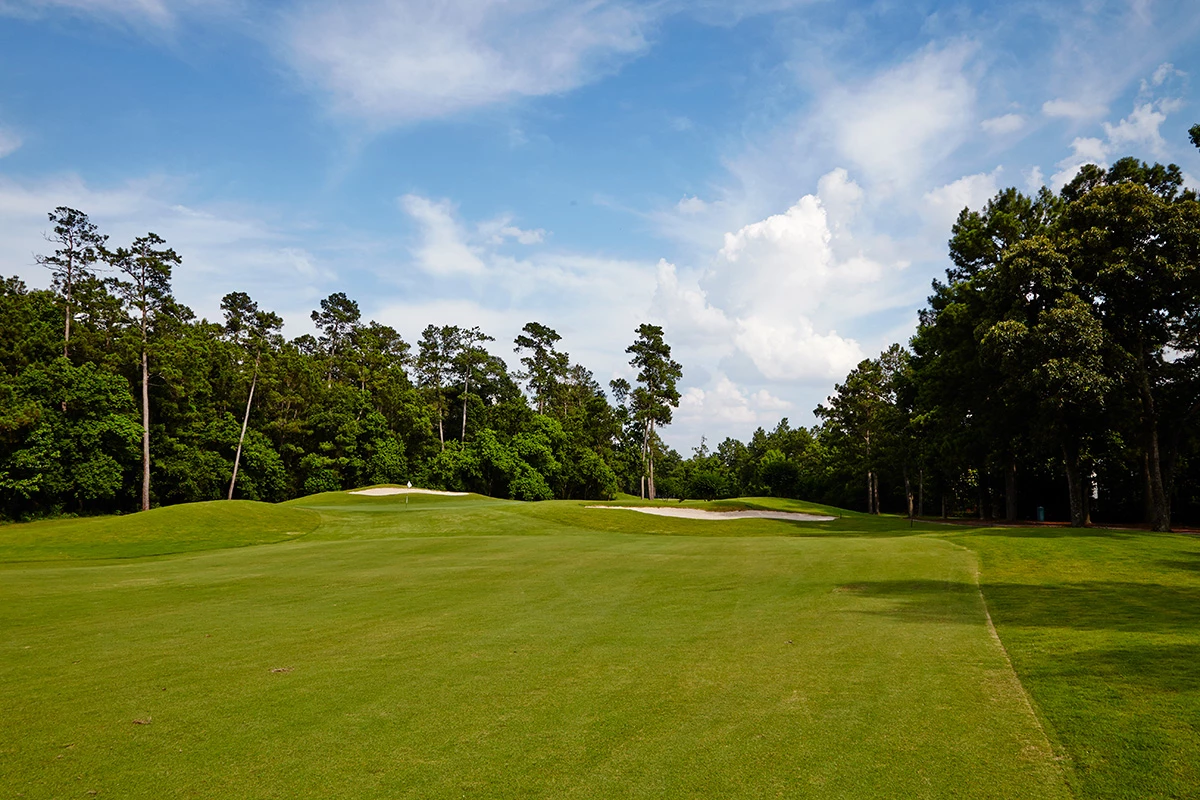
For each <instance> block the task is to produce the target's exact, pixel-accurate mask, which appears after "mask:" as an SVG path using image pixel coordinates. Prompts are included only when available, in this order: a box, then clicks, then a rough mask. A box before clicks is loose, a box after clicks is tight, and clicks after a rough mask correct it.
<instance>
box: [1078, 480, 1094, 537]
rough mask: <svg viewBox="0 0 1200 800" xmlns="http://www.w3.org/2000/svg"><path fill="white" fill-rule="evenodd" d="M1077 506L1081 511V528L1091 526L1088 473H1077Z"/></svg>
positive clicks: (1090, 495) (1090, 488)
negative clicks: (1078, 492)
mask: <svg viewBox="0 0 1200 800" xmlns="http://www.w3.org/2000/svg"><path fill="white" fill-rule="evenodd" d="M1079 490H1080V496H1079V505H1080V507H1081V508H1082V509H1083V527H1085V528H1086V527H1088V526H1090V525H1091V524H1092V476H1091V472H1090V470H1089V471H1088V472H1080V473H1079Z"/></svg>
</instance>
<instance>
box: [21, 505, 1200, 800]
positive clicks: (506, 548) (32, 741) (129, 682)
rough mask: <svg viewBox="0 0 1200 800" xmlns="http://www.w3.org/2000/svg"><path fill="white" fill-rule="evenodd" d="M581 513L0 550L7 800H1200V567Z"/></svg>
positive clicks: (383, 520) (287, 521)
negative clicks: (1193, 799)
mask: <svg viewBox="0 0 1200 800" xmlns="http://www.w3.org/2000/svg"><path fill="white" fill-rule="evenodd" d="M589 505H592V506H594V505H596V504H595V503H585V502H576V501H551V502H541V503H523V502H517V501H510V500H496V499H491V498H487V497H483V496H480V495H475V494H471V495H464V496H448V495H434V494H392V495H379V496H368V495H355V494H350V493H347V492H329V493H325V494H318V495H313V496H309V497H304V498H300V499H298V500H294V501H291V502H287V503H282V504H278V505H270V504H265V503H254V502H249V501H231V502H226V501H220V502H210V503H195V504H185V505H178V506H173V507H168V508H160V509H154V510H152V511H149V512H144V513H140V514H135V515H129V516H116V517H99V518H88V519H68V520H58V521H46V522H35V523H27V524H9V525H4V526H0V707H2V708H3V711H4V724H3V726H0V788H2V789H3V791H2V792H0V796H3V797H5V798H8V797H14V798H15V797H21V798H64V797H85V798H86V797H114V798H174V797H179V798H191V797H239V798H373V797H378V798H430V797H438V798H440V797H456V798H458V797H512V798H518V797H545V798H610V797H611V798H623V797H645V798H676V797H693V798H718V797H755V798H757V797H821V798H826V797H845V798H861V797H929V798H941V797H955V798H985V797H986V798H1007V797H1036V798H1058V797H1062V798H1069V797H1078V798H1100V797H1105V798H1108V797H1128V798H1148V797H1184V796H1194V794H1195V792H1196V791H1197V790H1196V787H1197V786H1200V625H1198V624H1197V623H1198V622H1200V541H1198V540H1197V539H1196V538H1194V537H1191V536H1186V535H1180V534H1161V533H1148V532H1141V531H1131V530H1104V529H1071V528H1064V527H1041V528H1029V527H987V528H980V527H969V526H965V525H959V524H954V525H951V524H939V523H934V522H920V521H918V522H916V523H915V524H911V525H910V522H909V521H908V520H907V519H902V518H898V517H889V516H872V515H866V514H857V513H852V512H845V511H841V510H838V509H833V508H829V507H824V506H817V505H813V504H808V503H804V502H800V501H794V500H783V499H773V498H747V499H742V500H733V501H721V502H715V503H703V502H691V501H689V502H687V503H684V504H679V503H675V502H667V503H656V504H653V505H656V506H660V507H675V508H694V509H706V510H723V511H734V510H757V511H791V512H802V513H805V514H812V515H817V516H819V517H826V518H828V517H833V519H831V520H830V519H825V520H824V521H808V520H793V519H777V518H754V517H751V518H720V519H690V518H673V517H670V516H660V515H651V514H643V513H631V512H628V511H611V510H601V509H596V508H589V507H588V506H589ZM608 505H621V506H633V505H651V504H650V503H644V502H643V501H639V500H637V499H636V498H629V497H624V498H623V499H620V500H617V501H613V502H611V503H609V504H608Z"/></svg>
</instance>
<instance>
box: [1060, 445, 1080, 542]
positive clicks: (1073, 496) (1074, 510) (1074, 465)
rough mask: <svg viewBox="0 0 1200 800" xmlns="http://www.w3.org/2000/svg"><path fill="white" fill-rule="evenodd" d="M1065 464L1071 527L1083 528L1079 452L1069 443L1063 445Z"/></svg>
mask: <svg viewBox="0 0 1200 800" xmlns="http://www.w3.org/2000/svg"><path fill="white" fill-rule="evenodd" d="M1063 465H1064V466H1065V467H1066V471H1067V495H1068V499H1069V500H1070V501H1071V527H1072V528H1082V527H1083V525H1084V515H1083V483H1082V478H1081V476H1080V474H1079V453H1078V452H1077V451H1075V450H1073V449H1072V448H1070V447H1068V446H1067V445H1065V444H1064V445H1063Z"/></svg>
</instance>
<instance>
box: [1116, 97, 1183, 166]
mask: <svg viewBox="0 0 1200 800" xmlns="http://www.w3.org/2000/svg"><path fill="white" fill-rule="evenodd" d="M1179 106H1180V103H1179V101H1178V100H1173V99H1172V100H1158V101H1155V102H1150V103H1141V104H1139V105H1137V106H1136V107H1134V109H1133V113H1132V114H1130V115H1129V116H1128V117H1125V119H1123V120H1121V121H1120V122H1118V123H1117V124H1116V125H1111V124H1109V123H1107V122H1106V123H1104V133H1105V134H1106V135H1107V136H1108V143H1109V146H1110V148H1113V149H1115V148H1121V147H1129V146H1131V145H1142V146H1144V147H1146V148H1147V149H1148V150H1149V151H1150V152H1151V153H1153V154H1154V155H1156V156H1161V155H1162V154H1163V152H1164V148H1165V146H1166V142H1164V141H1163V138H1162V134H1160V133H1159V131H1158V129H1159V127H1160V126H1161V125H1162V124H1163V123H1164V122H1165V121H1166V119H1167V114H1169V113H1171V112H1173V111H1176V110H1178V109H1179Z"/></svg>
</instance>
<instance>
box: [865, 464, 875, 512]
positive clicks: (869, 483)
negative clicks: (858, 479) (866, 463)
mask: <svg viewBox="0 0 1200 800" xmlns="http://www.w3.org/2000/svg"><path fill="white" fill-rule="evenodd" d="M871 486H872V482H871V470H867V513H868V514H874V513H875V507H874V506H873V505H871V499H872V498H873V497H874V493H873V492H872V491H871Z"/></svg>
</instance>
